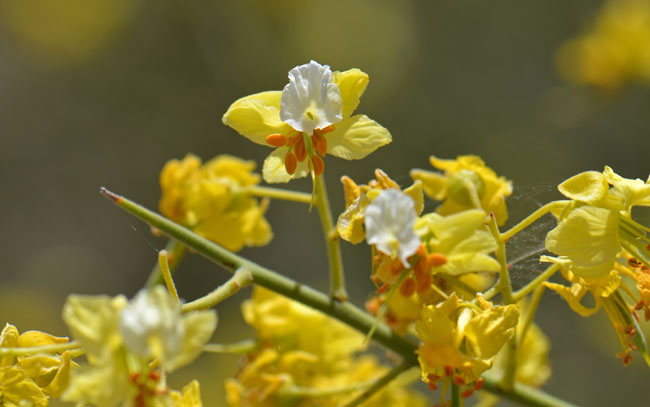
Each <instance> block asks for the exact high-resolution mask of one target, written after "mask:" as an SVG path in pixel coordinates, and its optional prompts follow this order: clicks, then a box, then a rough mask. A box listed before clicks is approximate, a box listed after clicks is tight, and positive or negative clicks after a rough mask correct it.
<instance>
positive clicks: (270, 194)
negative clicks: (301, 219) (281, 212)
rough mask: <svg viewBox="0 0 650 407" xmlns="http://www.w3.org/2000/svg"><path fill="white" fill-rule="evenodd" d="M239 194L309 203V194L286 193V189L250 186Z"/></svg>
mask: <svg viewBox="0 0 650 407" xmlns="http://www.w3.org/2000/svg"><path fill="white" fill-rule="evenodd" d="M241 192H245V193H249V194H251V195H254V196H258V197H260V198H271V199H281V200H283V201H291V202H300V203H305V204H309V203H311V194H307V193H305V192H298V191H287V190H286V189H279V188H270V187H259V186H250V187H245V188H242V189H241Z"/></svg>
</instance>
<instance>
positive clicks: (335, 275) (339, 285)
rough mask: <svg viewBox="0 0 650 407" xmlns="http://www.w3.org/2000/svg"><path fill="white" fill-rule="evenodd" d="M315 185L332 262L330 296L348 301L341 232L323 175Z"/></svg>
mask: <svg viewBox="0 0 650 407" xmlns="http://www.w3.org/2000/svg"><path fill="white" fill-rule="evenodd" d="M314 187H315V189H316V191H315V193H316V197H315V204H316V209H317V210H318V215H320V222H321V225H322V227H323V234H324V236H325V245H326V246H327V258H328V259H329V264H330V296H331V297H332V298H335V299H337V300H339V301H346V300H347V299H348V294H347V293H346V292H345V278H344V275H343V260H342V259H341V246H340V245H339V234H338V233H337V231H336V228H335V227H334V222H333V221H332V211H331V210H330V203H329V199H328V198H327V189H325V181H324V180H323V175H318V176H316V177H315V178H314Z"/></svg>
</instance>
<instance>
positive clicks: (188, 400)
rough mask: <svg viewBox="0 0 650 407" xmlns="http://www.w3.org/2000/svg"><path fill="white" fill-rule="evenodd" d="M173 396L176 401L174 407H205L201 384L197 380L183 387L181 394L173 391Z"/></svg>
mask: <svg viewBox="0 0 650 407" xmlns="http://www.w3.org/2000/svg"><path fill="white" fill-rule="evenodd" d="M171 396H172V400H173V401H174V407H203V403H202V402H201V390H200V387H199V382H198V381H196V380H192V381H191V382H190V383H189V384H187V385H186V386H185V387H183V391H182V392H180V393H179V392H177V391H172V392H171Z"/></svg>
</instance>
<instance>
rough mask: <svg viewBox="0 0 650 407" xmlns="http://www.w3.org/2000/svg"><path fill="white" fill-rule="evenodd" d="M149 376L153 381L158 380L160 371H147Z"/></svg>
mask: <svg viewBox="0 0 650 407" xmlns="http://www.w3.org/2000/svg"><path fill="white" fill-rule="evenodd" d="M149 378H150V379H151V380H153V381H156V382H157V381H158V380H160V373H158V372H156V371H155V370H154V371H152V372H150V373H149Z"/></svg>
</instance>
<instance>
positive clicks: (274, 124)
mask: <svg viewBox="0 0 650 407" xmlns="http://www.w3.org/2000/svg"><path fill="white" fill-rule="evenodd" d="M281 96H282V92H280V91H268V92H261V93H256V94H254V95H250V96H246V97H243V98H241V99H239V100H237V101H235V103H233V104H232V105H230V107H229V108H228V111H227V112H226V113H225V114H224V115H223V118H222V119H221V120H222V121H223V124H225V125H227V126H230V127H232V128H233V129H235V130H236V131H237V132H238V133H239V134H241V135H242V136H244V137H246V138H247V139H249V140H251V141H253V142H255V143H257V144H262V145H264V146H268V145H269V144H267V142H266V136H268V135H269V134H274V133H281V134H285V135H286V134H287V133H288V132H289V131H290V130H291V127H290V126H289V125H288V124H286V123H284V122H283V121H282V120H280V97H281Z"/></svg>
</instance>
